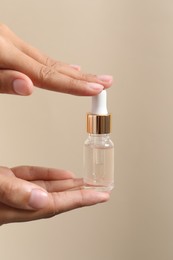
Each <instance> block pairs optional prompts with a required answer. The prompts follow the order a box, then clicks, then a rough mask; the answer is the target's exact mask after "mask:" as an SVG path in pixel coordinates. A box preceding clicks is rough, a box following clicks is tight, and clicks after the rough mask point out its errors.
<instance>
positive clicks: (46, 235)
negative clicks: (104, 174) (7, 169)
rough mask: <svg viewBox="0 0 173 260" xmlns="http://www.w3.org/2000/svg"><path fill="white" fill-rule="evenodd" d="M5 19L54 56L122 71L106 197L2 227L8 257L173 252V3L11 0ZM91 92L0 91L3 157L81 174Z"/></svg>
mask: <svg viewBox="0 0 173 260" xmlns="http://www.w3.org/2000/svg"><path fill="white" fill-rule="evenodd" d="M0 13H1V18H0V19H1V22H4V23H6V24H7V25H8V26H9V27H11V28H12V29H13V30H14V31H15V32H16V33H17V34H18V35H19V36H20V37H22V38H23V39H24V40H26V41H28V42H30V43H31V44H33V45H34V46H36V47H38V48H39V49H41V50H42V51H43V52H45V53H47V54H49V55H50V56H52V57H54V58H56V59H59V60H62V61H66V62H69V63H76V64H79V65H81V66H82V68H83V70H84V71H87V72H93V73H98V74H101V73H108V74H112V75H113V76H114V78H115V84H114V86H113V87H112V88H111V89H110V90H109V91H108V97H109V111H110V112H112V113H113V134H112V139H113V140H114V143H115V150H116V153H115V161H116V171H115V177H116V188H115V189H114V191H113V192H112V195H111V200H110V201H109V202H108V203H107V204H104V205H103V204H102V205H98V206H95V207H90V208H84V209H80V210H76V211H72V212H69V213H65V214H62V215H59V216H57V217H55V218H53V219H50V220H41V221H36V222H32V223H24V224H11V225H5V226H2V227H1V228H0V259H5V260H11V259H13V260H31V259H33V260H35V259H36V260H38V259H41V260H50V259H51V260H54V259H60V260H76V259H77V260H78V259H81V260H88V259H91V260H106V259H108V260H115V259H116V260H172V259H173V137H172V136H173V113H172V111H173V1H172V0H145V1H139V0H131V1H130V0H88V1H86V0H73V1H70V0H63V1H60V0H49V1H43V0H42V1H41V0H37V1H35V0H29V1H23V0H11V1H10V0H5V1H1V4H0ZM89 105H90V99H89V98H79V97H74V96H67V95H64V94H58V93H50V92H48V91H41V90H38V89H37V90H35V92H34V94H33V95H32V96H31V97H14V96H7V95H1V96H0V118H1V123H0V144H1V145H0V164H1V165H6V166H14V165H20V164H31V165H43V166H51V167H60V168H65V169H70V170H73V171H74V172H76V174H77V175H78V176H82V145H83V142H84V140H85V138H86V133H85V113H86V112H87V111H88V110H89Z"/></svg>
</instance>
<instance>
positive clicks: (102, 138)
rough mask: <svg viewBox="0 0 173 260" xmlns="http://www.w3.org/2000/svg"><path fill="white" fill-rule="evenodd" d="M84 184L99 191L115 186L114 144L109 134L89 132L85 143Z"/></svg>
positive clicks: (87, 187)
mask: <svg viewBox="0 0 173 260" xmlns="http://www.w3.org/2000/svg"><path fill="white" fill-rule="evenodd" d="M84 185H85V188H86V189H89V188H92V189H93V188H94V189H96V190H99V191H110V190H112V189H113V187H114V144H113V142H112V141H111V139H110V135H109V134H89V136H88V138H87V140H86V141H85V143H84Z"/></svg>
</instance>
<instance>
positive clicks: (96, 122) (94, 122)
mask: <svg viewBox="0 0 173 260" xmlns="http://www.w3.org/2000/svg"><path fill="white" fill-rule="evenodd" d="M87 132H88V133H90V134H109V133H110V132H111V114H108V115H95V114H91V113H88V114H87Z"/></svg>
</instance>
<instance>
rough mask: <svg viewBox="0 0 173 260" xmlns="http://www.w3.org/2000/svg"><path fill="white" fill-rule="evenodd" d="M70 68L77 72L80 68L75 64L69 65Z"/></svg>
mask: <svg viewBox="0 0 173 260" xmlns="http://www.w3.org/2000/svg"><path fill="white" fill-rule="evenodd" d="M70 67H72V68H73V69H75V70H78V71H79V70H80V69H81V67H80V66H79V65H76V64H70Z"/></svg>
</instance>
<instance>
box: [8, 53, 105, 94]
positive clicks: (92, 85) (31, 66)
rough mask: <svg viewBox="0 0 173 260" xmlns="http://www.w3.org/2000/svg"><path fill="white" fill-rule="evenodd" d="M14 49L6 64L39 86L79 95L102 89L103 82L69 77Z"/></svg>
mask: <svg viewBox="0 0 173 260" xmlns="http://www.w3.org/2000/svg"><path fill="white" fill-rule="evenodd" d="M14 49H15V50H14ZM14 49H13V53H12V54H13V57H14V59H12V60H10V61H9V62H7V65H8V66H10V68H11V69H14V70H18V71H20V72H22V73H24V74H26V75H27V76H28V77H29V78H30V79H31V80H32V81H33V83H34V84H35V85H36V86H38V87H40V88H44V89H48V90H52V91H58V92H62V93H68V94H73V95H79V96H93V95H97V94H99V93H100V92H101V91H102V90H103V89H104V86H103V84H100V83H96V82H90V81H86V80H81V79H77V78H73V77H70V76H68V75H65V74H63V73H62V72H59V71H58V70H57V68H56V66H46V65H44V64H41V63H39V62H38V61H36V60H34V59H33V58H32V57H30V56H28V55H26V54H25V53H22V52H21V51H20V50H18V49H17V48H14ZM72 70H73V69H72ZM74 71H75V70H74ZM76 72H77V71H76Z"/></svg>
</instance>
